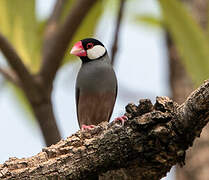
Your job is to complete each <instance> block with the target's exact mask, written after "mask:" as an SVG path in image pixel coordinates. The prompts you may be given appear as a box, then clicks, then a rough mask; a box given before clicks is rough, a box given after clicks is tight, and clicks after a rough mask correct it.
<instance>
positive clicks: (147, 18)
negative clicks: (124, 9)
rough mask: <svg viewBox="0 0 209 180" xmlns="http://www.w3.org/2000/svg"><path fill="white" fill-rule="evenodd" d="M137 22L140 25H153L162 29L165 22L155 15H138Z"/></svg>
mask: <svg viewBox="0 0 209 180" xmlns="http://www.w3.org/2000/svg"><path fill="white" fill-rule="evenodd" d="M135 19H136V21H137V22H140V23H145V24H148V25H151V26H152V27H162V26H163V21H162V20H161V19H160V18H157V17H155V16H153V15H149V14H147V15H137V16H136V18H135Z"/></svg>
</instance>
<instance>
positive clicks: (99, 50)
mask: <svg viewBox="0 0 209 180" xmlns="http://www.w3.org/2000/svg"><path fill="white" fill-rule="evenodd" d="M105 51H106V50H105V48H104V47H103V46H100V45H96V46H94V47H93V48H91V49H88V50H87V56H88V58H89V59H97V58H99V57H101V56H103V55H104V53H105Z"/></svg>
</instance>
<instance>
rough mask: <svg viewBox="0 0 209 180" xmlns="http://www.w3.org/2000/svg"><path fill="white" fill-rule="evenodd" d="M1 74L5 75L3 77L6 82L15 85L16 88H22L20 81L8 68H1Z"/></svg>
mask: <svg viewBox="0 0 209 180" xmlns="http://www.w3.org/2000/svg"><path fill="white" fill-rule="evenodd" d="M0 73H1V74H2V75H3V77H4V78H5V79H6V80H8V81H9V82H11V83H13V84H15V85H16V86H19V87H21V85H20V81H19V79H18V77H17V75H16V74H15V72H14V71H12V70H11V69H6V68H2V67H0Z"/></svg>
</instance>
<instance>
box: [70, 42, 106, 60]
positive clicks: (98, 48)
mask: <svg viewBox="0 0 209 180" xmlns="http://www.w3.org/2000/svg"><path fill="white" fill-rule="evenodd" d="M70 53H71V54H74V55H76V56H78V57H80V58H81V60H82V62H89V61H92V60H96V59H99V58H101V57H103V56H104V55H105V54H106V53H107V50H106V49H105V47H104V45H103V44H102V43H101V42H100V41H98V40H96V39H94V38H86V39H83V40H81V41H78V42H77V43H75V45H74V46H73V48H72V50H71V52H70Z"/></svg>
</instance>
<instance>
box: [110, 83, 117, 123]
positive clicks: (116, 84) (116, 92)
mask: <svg viewBox="0 0 209 180" xmlns="http://www.w3.org/2000/svg"><path fill="white" fill-rule="evenodd" d="M117 94H118V83H117V81H116V88H115V97H114V103H113V104H112V107H111V109H112V110H111V112H110V115H109V118H108V119H109V120H110V118H111V116H112V112H113V109H114V106H115V101H116V97H117Z"/></svg>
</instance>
